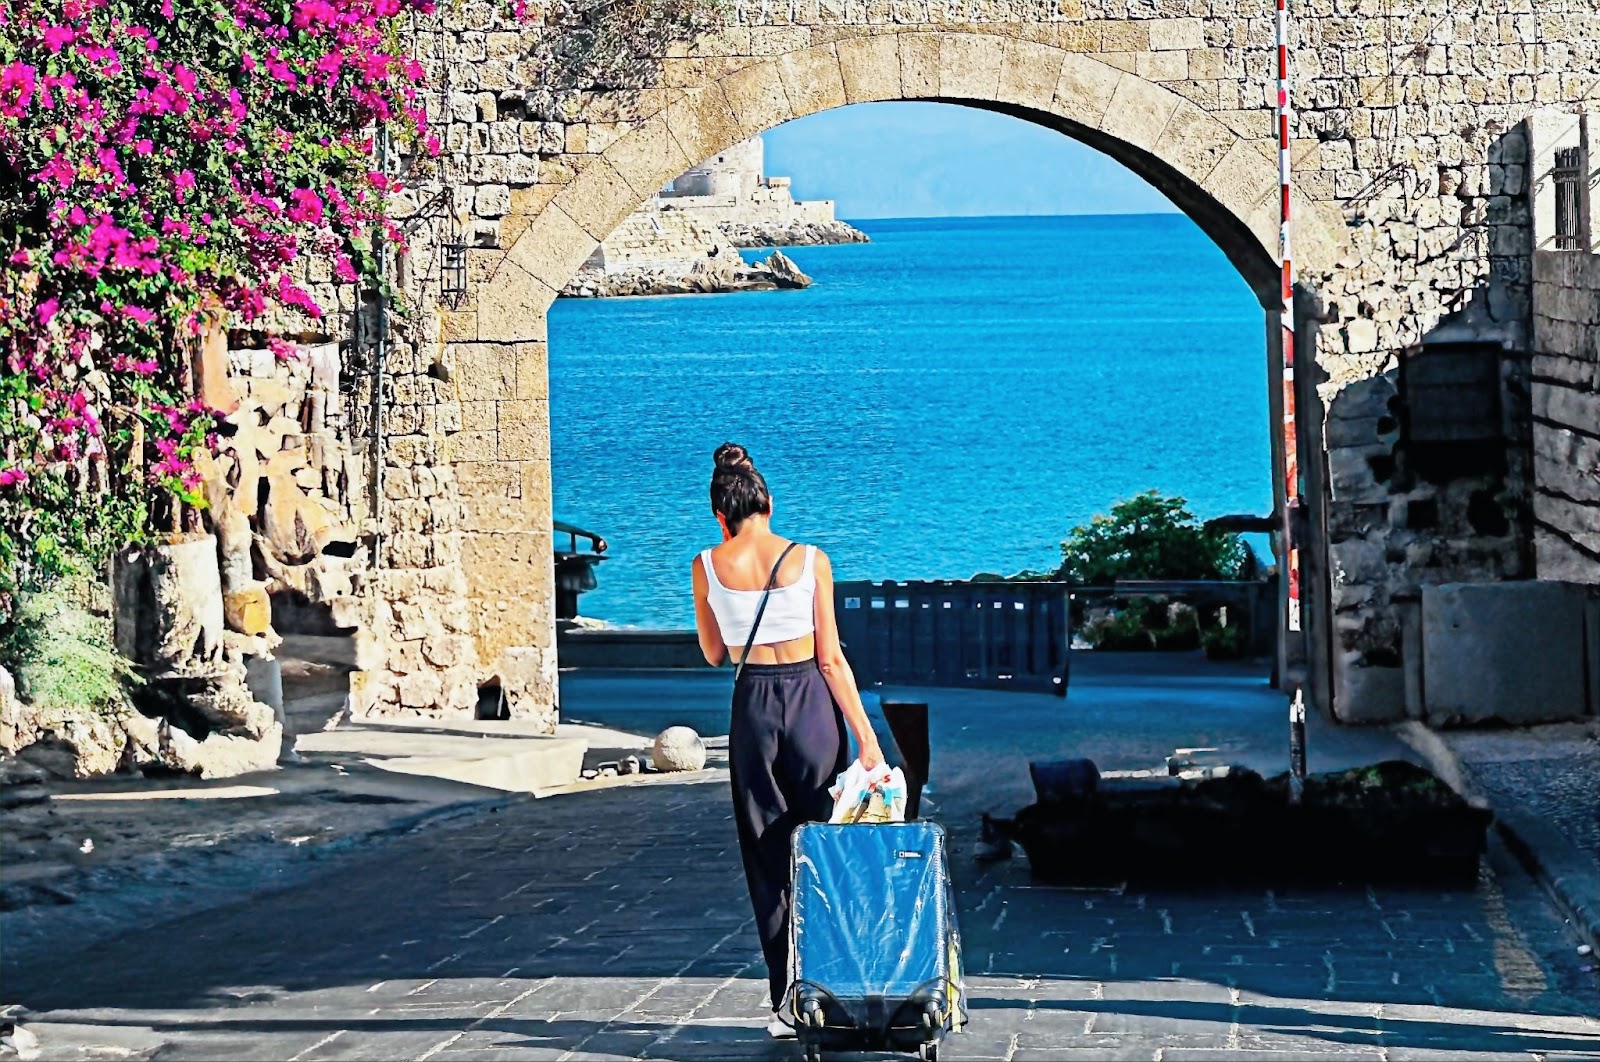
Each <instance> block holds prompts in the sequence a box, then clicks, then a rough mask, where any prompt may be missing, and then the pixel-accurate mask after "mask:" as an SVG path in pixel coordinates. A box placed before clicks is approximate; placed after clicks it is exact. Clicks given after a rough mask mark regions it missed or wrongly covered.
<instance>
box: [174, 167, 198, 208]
mask: <svg viewBox="0 0 1600 1062" xmlns="http://www.w3.org/2000/svg"><path fill="white" fill-rule="evenodd" d="M172 187H173V198H174V199H176V200H177V201H178V202H180V203H181V202H183V201H184V200H185V199H187V198H189V193H190V191H192V190H193V189H194V174H193V173H191V172H190V171H189V170H179V171H178V173H177V174H176V175H175V176H174V177H173V178H172Z"/></svg>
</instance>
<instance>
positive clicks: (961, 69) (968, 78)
mask: <svg viewBox="0 0 1600 1062" xmlns="http://www.w3.org/2000/svg"><path fill="white" fill-rule="evenodd" d="M1004 60H1005V38H1003V37H995V36H990V35H988V34H976V33H960V34H947V35H944V36H942V37H941V38H940V40H939V95H940V96H942V97H944V98H946V99H958V100H959V99H965V100H982V101H989V100H993V99H995V98H996V96H997V94H998V93H999V91H1000V65H1001V63H1002V62H1004Z"/></svg>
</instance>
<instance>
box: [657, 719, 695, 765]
mask: <svg viewBox="0 0 1600 1062" xmlns="http://www.w3.org/2000/svg"><path fill="white" fill-rule="evenodd" d="M650 762H651V763H652V764H653V765H654V766H655V769H656V770H658V771H698V770H703V769H704V768H705V765H706V743H705V742H704V741H702V740H700V735H699V734H697V733H696V732H695V730H694V728H693V727H687V726H669V727H667V728H666V729H665V730H663V731H662V732H661V733H659V734H657V735H656V739H655V741H654V742H653V743H652V744H651V746H650Z"/></svg>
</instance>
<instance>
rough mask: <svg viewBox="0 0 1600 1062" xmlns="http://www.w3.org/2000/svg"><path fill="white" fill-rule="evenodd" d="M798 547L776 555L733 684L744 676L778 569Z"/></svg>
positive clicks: (786, 548)
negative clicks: (746, 661) (776, 559)
mask: <svg viewBox="0 0 1600 1062" xmlns="http://www.w3.org/2000/svg"><path fill="white" fill-rule="evenodd" d="M797 545H799V543H798V542H791V543H789V544H788V545H787V546H786V547H784V550H783V552H782V553H780V554H778V563H776V564H774V565H773V566H772V574H771V575H769V576H767V588H766V589H765V590H763V591H762V592H761V603H760V604H759V605H757V606H756V618H755V619H754V620H752V621H751V623H750V637H748V638H746V639H745V643H744V652H743V653H741V654H740V655H739V666H738V667H737V668H735V669H734V672H733V683H734V685H736V686H737V685H738V684H739V677H740V676H741V675H743V674H744V662H745V660H746V659H747V658H748V657H749V656H750V647H751V646H753V645H755V644H756V631H757V629H759V628H760V626H761V614H762V613H763V612H765V611H766V610H767V599H768V598H769V597H771V596H772V588H773V587H774V586H776V585H778V569H779V568H782V567H783V562H784V559H785V558H787V557H788V556H789V551H790V550H792V549H794V548H795V546H797ZM706 563H707V564H710V563H711V558H710V557H707V558H706Z"/></svg>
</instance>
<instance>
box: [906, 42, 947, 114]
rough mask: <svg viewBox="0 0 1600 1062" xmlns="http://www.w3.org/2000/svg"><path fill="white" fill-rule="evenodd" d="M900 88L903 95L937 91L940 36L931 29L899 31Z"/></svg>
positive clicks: (925, 95) (912, 96)
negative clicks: (929, 31)
mask: <svg viewBox="0 0 1600 1062" xmlns="http://www.w3.org/2000/svg"><path fill="white" fill-rule="evenodd" d="M899 38H900V91H901V92H902V93H903V94H904V96H905V98H906V99H912V100H914V99H933V98H936V97H937V96H938V95H939V38H938V37H937V36H935V35H934V34H931V33H902V34H899Z"/></svg>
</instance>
